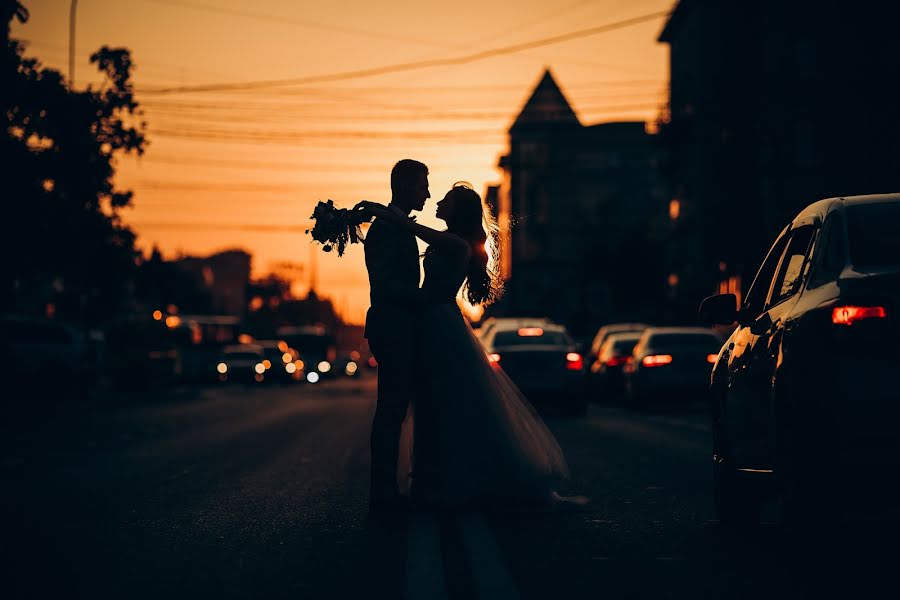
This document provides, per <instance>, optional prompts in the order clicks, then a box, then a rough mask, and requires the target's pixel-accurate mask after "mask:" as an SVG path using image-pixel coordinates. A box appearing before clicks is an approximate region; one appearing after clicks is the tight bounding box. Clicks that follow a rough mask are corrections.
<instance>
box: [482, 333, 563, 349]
mask: <svg viewBox="0 0 900 600" xmlns="http://www.w3.org/2000/svg"><path fill="white" fill-rule="evenodd" d="M568 345H569V336H567V335H566V334H565V333H563V332H561V331H545V332H544V333H542V334H541V335H519V332H518V331H498V332H497V335H496V336H494V346H568Z"/></svg>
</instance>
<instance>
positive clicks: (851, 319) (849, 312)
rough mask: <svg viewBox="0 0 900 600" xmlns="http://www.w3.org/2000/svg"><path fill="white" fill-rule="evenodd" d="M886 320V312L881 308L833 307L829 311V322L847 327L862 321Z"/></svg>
mask: <svg viewBox="0 0 900 600" xmlns="http://www.w3.org/2000/svg"><path fill="white" fill-rule="evenodd" d="M886 318H887V310H885V308H884V307H883V306H835V307H834V309H832V311H831V322H832V323H834V324H835V325H846V326H847V327H850V326H852V325H853V324H854V323H857V322H859V321H862V320H864V319H886Z"/></svg>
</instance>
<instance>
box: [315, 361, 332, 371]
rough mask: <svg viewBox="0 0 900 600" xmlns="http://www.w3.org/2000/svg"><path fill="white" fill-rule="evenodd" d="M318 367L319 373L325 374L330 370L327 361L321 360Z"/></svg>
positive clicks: (329, 364)
mask: <svg viewBox="0 0 900 600" xmlns="http://www.w3.org/2000/svg"><path fill="white" fill-rule="evenodd" d="M318 367H319V371H320V372H322V373H327V372H328V371H330V370H331V363H330V362H328V361H327V360H323V361H322V362H320V363H319V365H318Z"/></svg>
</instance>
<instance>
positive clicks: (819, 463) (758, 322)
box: [700, 194, 900, 531]
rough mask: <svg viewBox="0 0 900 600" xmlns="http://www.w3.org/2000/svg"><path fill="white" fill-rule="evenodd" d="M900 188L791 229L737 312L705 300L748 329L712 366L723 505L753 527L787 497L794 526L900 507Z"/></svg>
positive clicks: (841, 202) (812, 214)
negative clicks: (857, 510) (848, 510)
mask: <svg viewBox="0 0 900 600" xmlns="http://www.w3.org/2000/svg"><path fill="white" fill-rule="evenodd" d="M898 232H900V194H890V195H878V196H856V197H847V198H832V199H828V200H822V201H819V202H816V203H814V204H812V205H810V206H808V207H807V208H806V209H804V210H803V211H802V212H801V213H800V214H799V215H797V217H796V218H795V219H794V220H793V221H792V222H791V223H790V224H789V225H788V226H787V227H786V228H785V229H784V230H783V231H782V232H781V233H780V234H779V235H778V237H777V239H776V240H775V243H774V244H773V245H772V247H771V249H770V250H769V253H768V255H767V257H766V258H765V260H764V261H763V262H762V265H761V266H760V268H759V271H758V273H757V275H756V278H755V279H754V281H753V284H752V286H751V287H750V289H749V291H748V292H747V295H746V297H745V298H744V301H743V304H742V305H741V306H740V308H738V306H737V301H736V297H735V296H734V295H732V294H722V295H717V296H712V297H710V298H707V299H706V300H704V301H703V304H701V306H700V314H701V317H702V318H703V319H705V320H707V321H708V322H711V323H721V324H730V323H733V322H737V324H738V326H737V329H735V331H734V333H732V334H731V337H730V338H729V339H728V340H727V342H726V344H725V345H724V347H723V348H722V351H721V354H720V355H719V357H718V360H717V361H716V365H715V369H714V371H713V374H712V394H713V421H712V424H713V449H712V450H713V452H712V456H713V465H714V468H715V470H714V474H715V477H714V481H715V500H716V507H717V510H718V514H719V518H720V520H721V521H722V522H725V523H752V522H755V521H756V519H757V518H758V514H759V508H760V505H761V503H762V502H763V500H764V499H765V498H766V497H767V496H769V495H772V494H778V495H780V497H781V504H782V509H783V518H784V520H785V524H786V525H788V528H789V529H793V530H795V531H798V530H804V529H805V530H811V528H812V527H815V526H817V525H819V524H821V525H823V526H824V525H825V524H826V523H831V522H833V521H834V520H835V519H836V517H837V515H836V514H835V513H837V512H839V511H840V510H841V509H842V508H844V507H851V506H853V505H856V507H859V504H860V503H864V505H865V506H871V505H873V504H874V503H877V502H882V501H889V502H891V503H892V504H894V505H896V504H897V502H898V497H897V496H898V495H897V493H896V492H897V491H898V490H897V486H895V485H893V484H892V482H894V481H897V478H898V476H900V434H898V433H897V424H898V422H900V402H898V398H900V395H898V391H897V372H898V370H900V352H898V340H900V335H898V331H900V320H898V310H900V235H898Z"/></svg>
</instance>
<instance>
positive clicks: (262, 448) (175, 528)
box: [0, 380, 900, 600]
mask: <svg viewBox="0 0 900 600" xmlns="http://www.w3.org/2000/svg"><path fill="white" fill-rule="evenodd" d="M373 408H374V388H373V386H372V381H371V380H369V381H363V382H350V381H342V382H335V383H329V384H326V385H315V386H310V385H305V386H303V385H301V386H294V387H277V386H272V387H266V386H256V387H243V386H229V387H211V388H205V389H181V390H175V391H170V392H145V393H143V394H140V395H129V396H123V397H117V396H111V397H107V398H106V399H105V401H104V402H103V404H102V406H72V405H67V404H66V403H65V402H63V401H57V402H56V403H53V404H50V405H47V406H12V407H10V406H7V407H6V408H5V412H6V415H7V418H6V419H4V421H3V423H2V425H0V434H2V437H0V476H2V481H3V492H2V494H0V496H2V499H0V508H2V521H0V523H2V528H3V530H2V542H0V543H2V546H0V552H2V554H0V561H2V563H0V564H2V570H3V573H2V584H0V585H2V586H3V588H4V589H5V590H6V593H3V597H5V598H29V597H35V598H37V597H48V598H49V597H54V598H55V597H66V598H73V597H90V598H101V597H115V598H182V597H185V598H187V597H191V598H207V597H209V598H266V597H272V598H359V597H364V598H365V597H371V598H375V597H384V598H403V597H406V598H409V599H410V600H418V599H420V598H434V599H441V598H484V599H487V598H491V599H493V598H498V599H505V598H512V599H516V598H522V599H526V598H534V599H538V598H540V599H547V598H567V599H568V598H576V599H577V598H654V599H659V598H758V597H768V598H822V597H841V598H844V597H853V598H880V597H886V598H887V597H892V598H895V597H897V595H898V591H897V589H898V586H897V583H896V579H895V577H894V573H895V571H896V562H897V557H898V554H900V553H898V550H897V543H898V539H900V535H898V534H900V525H898V519H897V518H896V517H895V516H894V515H891V514H879V515H852V516H851V517H849V518H847V519H838V518H835V521H834V522H831V523H823V524H822V527H823V531H824V535H823V536H822V539H821V540H820V541H819V543H818V544H817V545H816V546H815V547H810V546H803V545H800V546H797V545H790V544H787V543H785V542H784V541H783V539H782V536H781V533H780V530H779V528H778V527H777V525H776V524H775V522H776V521H777V516H778V507H777V505H775V504H772V505H771V506H768V507H767V508H766V511H765V512H766V516H767V518H768V519H769V520H770V521H771V522H770V523H766V524H764V525H762V526H761V527H759V528H756V529H754V530H751V531H744V532H741V531H730V530H728V529H725V528H723V527H722V526H720V525H719V524H718V523H717V522H716V521H715V520H714V512H713V507H712V503H711V494H710V485H711V470H710V458H709V428H708V426H707V424H706V420H705V417H704V416H703V415H702V414H699V413H693V414H691V413H679V412H669V413H665V414H640V415H635V414H630V413H625V412H623V411H621V410H619V409H617V408H614V407H597V406H594V407H592V408H591V410H590V413H589V415H588V417H587V418H584V419H551V420H549V424H550V426H551V428H552V429H553V430H554V432H555V433H556V435H557V437H558V439H559V441H560V444H561V445H562V447H563V449H564V450H565V451H566V454H567V457H568V459H569V462H570V464H571V467H572V470H573V474H574V477H573V481H572V482H571V487H570V489H568V490H565V491H566V492H567V493H571V494H583V495H585V496H587V497H588V498H589V501H588V503H587V504H585V505H572V506H563V507H555V508H541V509H528V510H524V509H520V510H510V511H507V512H493V513H490V514H478V513H458V514H452V513H427V512H421V513H415V514H411V515H404V516H396V517H378V518H372V517H369V516H368V514H367V506H366V502H367V495H366V493H367V487H368V429H369V423H370V419H371V414H372V410H373Z"/></svg>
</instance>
